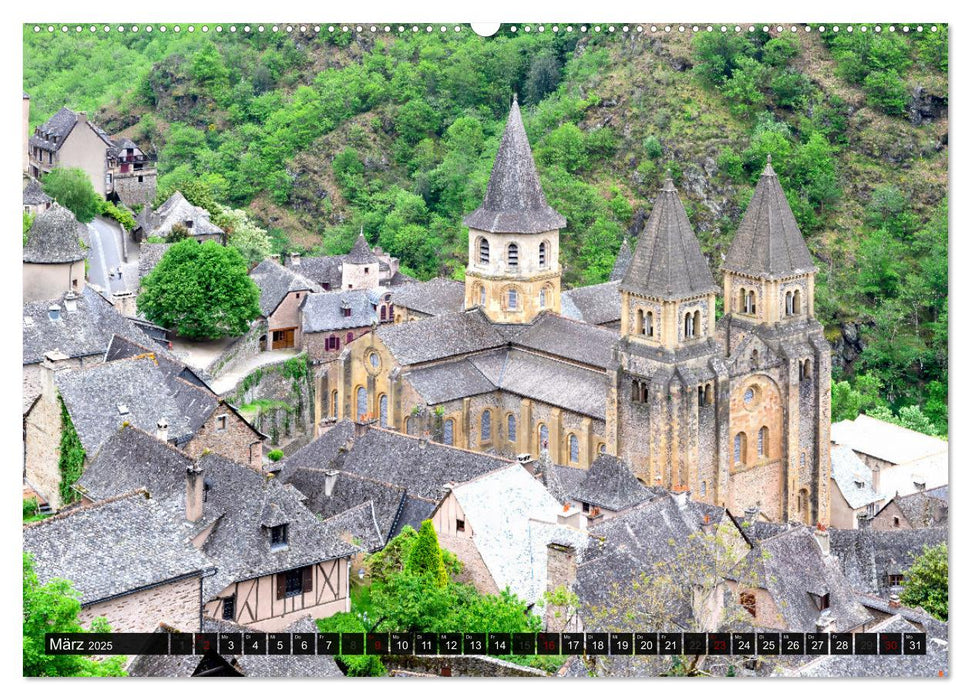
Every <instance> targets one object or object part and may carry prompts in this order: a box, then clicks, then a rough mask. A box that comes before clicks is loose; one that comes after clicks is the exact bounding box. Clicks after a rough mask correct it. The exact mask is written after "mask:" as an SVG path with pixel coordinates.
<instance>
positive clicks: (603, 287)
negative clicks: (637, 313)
mask: <svg viewBox="0 0 971 700" xmlns="http://www.w3.org/2000/svg"><path fill="white" fill-rule="evenodd" d="M564 299H569V301H570V306H571V308H572V309H576V312H577V315H576V316H574V315H572V314H569V313H566V310H565V307H564V305H563V300H564ZM560 307H561V309H564V310H563V315H564V316H567V317H569V318H575V319H576V320H578V321H583V322H584V323H589V324H591V325H594V326H600V325H603V324H605V323H614V322H617V321H620V282H619V281H617V280H614V281H611V282H604V283H603V284H591V285H589V286H587V287H577V288H575V289H570V290H568V291H565V292H563V293H562V294H561V295H560Z"/></svg>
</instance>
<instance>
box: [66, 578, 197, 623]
mask: <svg viewBox="0 0 971 700" xmlns="http://www.w3.org/2000/svg"><path fill="white" fill-rule="evenodd" d="M201 586H202V579H201V578H200V577H199V576H193V577H191V578H185V579H182V580H181V581H174V582H172V583H166V584H163V585H161V586H156V587H154V588H149V589H146V590H143V591H138V592H137V593H131V594H129V595H126V596H121V597H120V598H114V599H113V600H109V601H106V602H104V603H95V604H94V605H86V606H84V607H83V608H81V614H80V616H79V619H80V621H81V624H82V625H84V626H88V625H90V624H91V621H92V620H93V619H94V618H96V617H104V618H106V619H107V620H108V624H109V625H111V631H112V632H154V631H155V629H156V628H157V627H158V625H159V623H161V622H164V623H166V624H168V625H171V626H172V627H174V628H175V629H177V630H179V631H181V632H199V631H201V630H200V629H199V618H200V612H201V611H200V608H199V590H200V587H201Z"/></svg>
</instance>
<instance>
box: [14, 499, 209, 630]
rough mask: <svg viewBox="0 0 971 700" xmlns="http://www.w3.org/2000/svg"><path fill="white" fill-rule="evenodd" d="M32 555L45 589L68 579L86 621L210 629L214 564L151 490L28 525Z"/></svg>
mask: <svg viewBox="0 0 971 700" xmlns="http://www.w3.org/2000/svg"><path fill="white" fill-rule="evenodd" d="M24 551H25V552H27V553H29V554H30V555H31V556H32V557H33V560H34V570H35V572H36V573H37V578H38V580H39V581H40V583H41V584H45V583H47V582H49V581H50V580H51V579H53V578H63V579H67V580H68V581H70V582H71V586H72V587H73V588H74V590H76V591H77V592H78V594H79V598H80V601H81V614H80V622H81V623H82V624H84V625H89V624H90V623H91V621H92V620H93V619H94V618H96V617H104V618H106V619H107V621H108V624H109V625H111V631H112V632H151V631H152V630H153V629H155V628H156V627H157V626H158V625H159V624H160V623H166V624H169V625H172V626H173V627H176V628H178V629H180V630H182V631H185V632H198V631H199V630H200V629H201V624H202V610H201V609H200V597H201V595H202V590H203V581H204V580H205V579H206V577H209V576H211V575H212V574H213V568H212V563H211V562H210V561H209V560H208V559H207V558H206V556H205V555H203V554H202V553H200V552H199V551H198V550H196V548H195V547H193V546H192V544H191V543H189V542H188V541H187V540H186V537H185V533H184V532H182V531H181V528H180V527H179V526H178V525H177V524H176V523H174V522H173V521H172V520H171V519H170V518H169V517H168V514H167V513H165V511H164V510H163V509H162V508H161V505H160V504H159V502H158V501H157V500H156V499H154V498H151V497H150V496H149V495H148V494H147V493H146V492H145V491H134V492H129V493H126V494H120V495H117V496H114V497H112V498H108V499H105V500H101V501H98V502H96V503H91V504H88V505H85V506H82V507H80V508H74V509H72V510H69V511H66V512H64V513H62V514H60V515H55V516H53V517H50V518H46V519H44V520H41V521H39V522H36V523H32V524H30V525H25V526H24Z"/></svg>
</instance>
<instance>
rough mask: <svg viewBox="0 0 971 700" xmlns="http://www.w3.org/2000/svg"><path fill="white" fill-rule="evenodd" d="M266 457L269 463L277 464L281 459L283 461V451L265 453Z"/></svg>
mask: <svg viewBox="0 0 971 700" xmlns="http://www.w3.org/2000/svg"><path fill="white" fill-rule="evenodd" d="M266 456H267V457H268V458H269V459H270V461H271V462H279V461H280V460H281V459H283V450H270V451H269V452H267V453H266Z"/></svg>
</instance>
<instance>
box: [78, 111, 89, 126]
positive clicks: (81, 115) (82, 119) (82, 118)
mask: <svg viewBox="0 0 971 700" xmlns="http://www.w3.org/2000/svg"><path fill="white" fill-rule="evenodd" d="M87 122H88V113H87V112H78V124H86V123H87Z"/></svg>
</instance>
